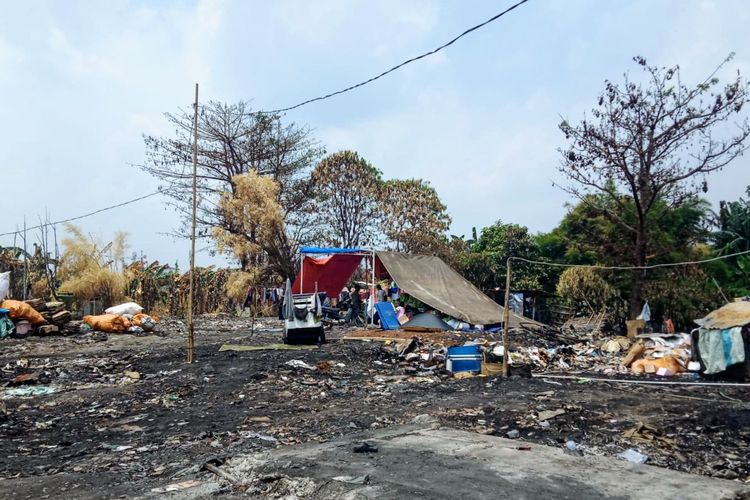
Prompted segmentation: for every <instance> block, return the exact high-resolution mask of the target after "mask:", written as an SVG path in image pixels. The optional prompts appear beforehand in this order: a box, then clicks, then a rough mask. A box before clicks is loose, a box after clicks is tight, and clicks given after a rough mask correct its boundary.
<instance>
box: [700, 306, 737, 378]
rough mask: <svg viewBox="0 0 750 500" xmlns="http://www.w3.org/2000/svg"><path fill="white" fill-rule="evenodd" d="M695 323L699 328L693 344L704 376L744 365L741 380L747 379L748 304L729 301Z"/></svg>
mask: <svg viewBox="0 0 750 500" xmlns="http://www.w3.org/2000/svg"><path fill="white" fill-rule="evenodd" d="M695 322H696V323H697V324H698V325H699V326H700V328H699V329H698V332H697V337H698V338H697V342H696V344H697V346H698V355H699V356H700V359H701V364H702V365H703V373H705V374H706V375H712V374H715V373H720V372H723V371H726V370H727V369H728V368H730V367H732V366H735V365H740V364H742V363H744V371H745V373H744V377H745V378H750V302H749V301H746V300H741V301H737V302H731V303H729V304H726V305H724V306H722V307H720V308H719V309H716V310H715V311H712V312H711V313H709V314H708V315H707V316H706V317H705V318H701V319H697V320H695Z"/></svg>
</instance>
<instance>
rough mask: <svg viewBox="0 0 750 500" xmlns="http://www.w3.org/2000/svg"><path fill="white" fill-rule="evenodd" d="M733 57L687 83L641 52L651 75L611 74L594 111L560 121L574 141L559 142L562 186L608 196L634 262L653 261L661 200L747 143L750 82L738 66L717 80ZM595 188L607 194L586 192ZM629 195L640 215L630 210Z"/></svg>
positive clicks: (671, 199) (690, 185) (636, 282)
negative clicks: (614, 78) (617, 77)
mask: <svg viewBox="0 0 750 500" xmlns="http://www.w3.org/2000/svg"><path fill="white" fill-rule="evenodd" d="M732 57H733V55H730V56H729V57H728V58H727V59H726V60H724V61H723V62H722V64H721V65H720V66H719V67H718V68H717V69H716V70H715V71H714V72H713V73H711V74H710V75H709V76H708V78H706V79H705V80H704V81H702V82H701V83H699V84H698V85H696V86H694V87H691V88H689V87H687V86H685V85H683V84H682V82H681V80H680V68H679V66H673V67H669V68H666V67H656V66H649V65H648V64H647V63H646V60H645V59H644V58H642V57H635V58H634V61H635V62H636V63H637V64H638V65H639V66H640V67H641V68H642V69H643V71H644V73H645V76H646V78H645V81H644V82H639V83H636V82H633V81H631V79H630V77H629V76H628V75H627V74H626V75H625V78H624V82H623V83H622V84H617V83H613V82H610V81H605V87H604V91H603V92H602V94H601V95H600V96H599V99H598V105H597V106H596V107H595V108H594V109H593V110H592V112H591V114H592V119H587V118H584V120H583V121H581V123H580V124H578V125H571V124H570V123H569V122H568V121H567V120H566V121H563V122H562V123H561V124H560V129H561V130H562V132H563V133H564V134H565V138H566V139H567V140H569V141H570V144H569V145H568V146H567V147H566V148H564V149H561V150H560V152H561V154H562V162H561V166H560V171H561V172H562V174H563V175H565V176H566V177H567V178H568V179H570V180H571V181H572V182H571V183H570V184H569V185H567V186H564V187H563V189H565V190H566V191H567V192H569V193H571V194H573V195H574V196H576V197H578V198H579V199H581V200H582V201H584V202H586V203H592V202H596V200H601V199H605V200H607V201H608V203H603V204H601V206H596V207H595V208H596V209H597V210H599V211H600V212H601V213H603V214H606V216H607V217H608V218H609V219H610V220H612V221H613V222H614V223H616V224H617V225H619V226H620V227H622V228H623V229H625V230H626V231H627V232H628V233H629V234H630V235H631V236H632V238H633V242H634V245H633V248H634V250H633V254H632V256H631V259H630V262H628V263H627V264H630V265H633V266H645V265H647V263H648V256H649V252H650V245H651V238H652V225H653V217H650V216H651V211H652V209H653V208H654V207H655V205H656V203H657V201H659V200H664V201H665V202H667V203H668V204H669V205H670V206H679V205H680V204H681V203H682V202H683V201H684V200H686V199H687V198H689V197H690V196H694V195H695V194H697V193H698V191H699V190H701V189H703V190H704V191H705V190H706V189H707V184H706V180H705V176H706V174H709V173H711V172H714V171H717V170H720V169H722V168H723V167H725V166H726V165H727V164H728V163H730V162H731V161H732V160H734V159H735V158H737V157H738V156H739V155H741V154H742V153H743V152H744V151H745V150H746V149H747V147H748V146H747V145H746V139H747V137H748V135H750V125H749V124H748V121H747V119H746V118H744V119H741V118H740V114H741V111H742V108H743V106H744V105H745V104H746V103H747V102H748V85H747V82H746V81H744V80H742V78H741V77H740V74H739V72H738V73H737V76H736V78H734V79H733V80H732V81H731V82H730V83H729V84H727V85H726V86H724V88H723V89H721V88H718V87H717V86H718V84H719V79H718V78H717V77H716V74H717V72H718V71H719V69H720V68H722V67H723V66H724V65H725V64H726V63H727V62H728V61H730V60H731V59H732ZM732 119H736V121H731V120H732ZM594 193H599V194H603V195H604V197H603V198H602V197H597V196H587V195H590V194H594ZM623 193H625V195H624V196H623ZM629 200H632V206H634V209H635V216H634V217H628V216H626V214H627V213H628V205H629V204H630V203H629ZM645 278H646V271H645V270H638V271H635V272H634V273H633V281H632V285H631V294H630V314H631V316H633V315H635V314H637V312H638V310H639V309H640V306H641V302H642V291H643V285H644V282H645Z"/></svg>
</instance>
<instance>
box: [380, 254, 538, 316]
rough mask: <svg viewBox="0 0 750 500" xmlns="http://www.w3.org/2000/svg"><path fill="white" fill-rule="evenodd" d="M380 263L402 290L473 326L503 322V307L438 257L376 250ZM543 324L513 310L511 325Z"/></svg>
mask: <svg viewBox="0 0 750 500" xmlns="http://www.w3.org/2000/svg"><path fill="white" fill-rule="evenodd" d="M376 255H377V258H378V259H379V260H380V263H381V264H382V265H383V267H384V268H385V269H386V271H388V274H389V275H390V277H391V278H393V280H394V281H395V282H396V283H397V284H398V287H399V288H401V289H402V290H403V291H405V292H406V293H408V294H409V295H411V296H413V297H414V298H416V299H418V300H420V301H422V302H424V303H425V304H427V305H428V306H430V307H433V308H435V309H436V310H438V311H440V312H441V313H443V314H447V315H448V316H452V317H454V318H457V319H460V320H461V321H465V322H467V323H471V324H473V325H489V324H493V323H500V322H502V321H503V307H502V306H501V305H500V304H498V303H496V302H495V301H494V300H492V299H491V298H489V297H488V296H487V295H485V294H484V293H482V291H481V290H479V289H478V288H477V287H475V286H474V285H472V284H471V283H469V282H468V281H467V280H465V279H464V278H463V276H461V275H460V274H458V273H457V272H456V271H454V270H453V269H451V268H450V267H449V266H448V264H446V263H445V262H443V261H442V260H441V259H440V258H439V257H432V256H427V255H412V254H404V253H397V252H376ZM519 326H526V327H540V326H542V324H541V323H537V322H536V321H533V320H531V319H529V318H526V317H524V316H519V315H517V314H514V313H513V312H511V313H510V327H511V328H517V327H519Z"/></svg>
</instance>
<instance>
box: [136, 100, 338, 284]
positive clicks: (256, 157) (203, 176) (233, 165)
mask: <svg viewBox="0 0 750 500" xmlns="http://www.w3.org/2000/svg"><path fill="white" fill-rule="evenodd" d="M166 117H167V120H168V121H169V122H170V123H171V124H172V125H173V126H174V129H175V132H174V135H173V136H171V137H156V136H144V141H145V144H146V150H147V152H146V162H145V164H144V165H142V166H141V168H142V169H143V170H145V171H146V172H148V173H150V174H151V175H153V176H154V177H156V178H157V179H159V180H160V181H161V185H160V189H161V190H162V192H164V193H165V194H166V195H167V196H169V197H170V198H171V201H170V204H171V205H172V206H173V207H174V208H175V209H176V210H177V212H178V213H179V214H180V215H181V219H182V226H181V227H180V228H179V229H177V230H176V234H177V235H179V236H187V235H189V234H190V217H191V203H192V199H191V197H190V192H191V189H192V169H191V162H192V133H193V132H192V130H193V112H192V111H185V110H180V111H179V112H177V113H174V114H173V113H167V114H166ZM322 154H323V150H322V148H321V147H319V145H318V144H317V142H316V141H314V140H313V139H312V138H311V134H310V130H309V129H307V128H305V127H300V126H297V125H295V124H293V123H292V124H289V125H283V124H282V123H281V120H280V118H279V116H277V115H269V114H264V113H254V112H253V111H252V110H251V108H250V105H249V104H248V103H246V102H239V103H237V104H224V103H220V102H213V101H212V102H209V103H207V104H204V105H202V107H201V112H200V116H199V121H198V168H197V170H198V175H197V185H198V209H197V225H198V236H199V237H202V238H208V237H211V235H212V230H213V228H221V229H223V230H226V231H229V232H231V233H237V234H243V231H242V227H241V225H238V224H236V223H235V221H233V220H231V219H228V218H226V217H225V212H224V211H222V210H221V209H220V207H219V198H220V196H221V194H222V193H224V192H228V193H232V194H234V193H235V191H236V189H237V186H236V184H235V181H234V178H235V176H238V175H240V174H244V173H247V172H249V171H254V172H256V173H258V174H259V175H261V176H267V177H270V178H272V179H273V180H274V181H275V182H276V183H277V184H278V186H279V190H278V194H277V196H278V200H277V201H278V202H279V204H280V205H281V207H282V210H283V215H284V222H285V227H286V232H285V233H284V234H283V238H284V241H283V242H282V245H281V247H280V251H279V252H278V254H277V255H275V256H271V258H276V259H279V260H280V262H278V263H277V264H278V266H277V267H279V268H283V269H287V270H288V269H293V265H292V261H293V259H294V258H295V254H296V246H297V245H298V244H300V243H305V242H306V241H308V240H310V238H313V237H314V234H313V232H312V231H313V230H314V229H315V228H314V227H313V226H312V225H311V224H310V220H311V216H312V213H313V212H314V205H313V204H312V202H311V197H310V193H311V184H310V178H309V172H310V170H311V169H312V166H313V165H314V164H315V162H316V161H317V160H318V159H319V158H320V156H321V155H322Z"/></svg>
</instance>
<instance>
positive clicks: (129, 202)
mask: <svg viewBox="0 0 750 500" xmlns="http://www.w3.org/2000/svg"><path fill="white" fill-rule="evenodd" d="M157 194H161V191H154V192H153V193H149V194H147V195H144V196H139V197H138V198H133V199H132V200H127V201H123V202H122V203H118V204H117V205H111V206H108V207H104V208H100V209H99V210H94V211H93V212H89V213H87V214H83V215H78V216H76V217H71V218H69V219H63V220H59V221H55V222H47V223H44V224H38V225H36V226H33V227H27V228H26V231H33V230H34V229H41V228H43V227H46V226H56V225H58V224H65V223H66V222H73V221H75V220H80V219H84V218H86V217H91V216H92V215H96V214H99V213H102V212H106V211H108V210H113V209H115V208H120V207H124V206H125V205H130V204H131V203H135V202H137V201H141V200H145V199H146V198H150V197H152V196H156V195H157ZM21 233H23V230H18V231H10V232H8V233H0V236H11V235H14V234H21Z"/></svg>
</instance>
